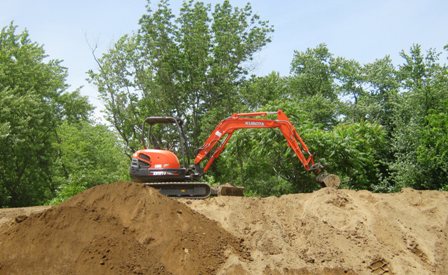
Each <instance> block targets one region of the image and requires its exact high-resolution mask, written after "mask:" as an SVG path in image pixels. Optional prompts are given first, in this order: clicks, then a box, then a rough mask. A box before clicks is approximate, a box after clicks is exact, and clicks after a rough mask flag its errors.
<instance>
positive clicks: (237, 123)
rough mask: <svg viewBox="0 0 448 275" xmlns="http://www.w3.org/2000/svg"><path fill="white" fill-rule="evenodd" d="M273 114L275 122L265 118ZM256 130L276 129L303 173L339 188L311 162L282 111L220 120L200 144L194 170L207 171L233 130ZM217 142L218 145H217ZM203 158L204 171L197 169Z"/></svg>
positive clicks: (305, 149) (336, 179) (325, 184)
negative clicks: (302, 169)
mask: <svg viewBox="0 0 448 275" xmlns="http://www.w3.org/2000/svg"><path fill="white" fill-rule="evenodd" d="M274 114H276V115H277V118H276V119H268V118H267V116H268V115H274ZM259 128H278V129H280V131H281V133H282V134H283V136H284V137H285V139H286V142H287V144H288V146H289V147H290V148H291V149H292V150H293V151H294V153H295V154H296V156H297V158H298V159H299V161H300V162H301V164H302V165H303V167H304V168H305V170H307V171H312V172H313V173H314V174H316V175H318V177H317V178H316V179H317V180H318V182H319V183H321V184H322V185H323V186H333V187H337V186H339V183H340V180H339V177H337V176H336V175H332V174H327V173H326V172H325V171H323V166H322V165H321V164H320V163H314V158H313V155H312V154H311V153H310V151H309V150H308V147H307V146H306V144H305V142H304V141H303V140H302V138H301V137H300V135H299V134H298V132H297V131H296V129H295V127H294V125H293V124H292V123H291V121H290V120H289V118H288V117H287V116H286V114H285V113H284V112H283V111H282V110H278V111H277V112H255V113H239V114H233V115H232V116H230V117H228V118H226V119H224V120H222V121H221V122H220V123H219V124H218V126H216V128H215V129H214V130H213V132H212V133H211V135H210V136H209V137H208V138H207V140H206V141H205V142H204V145H203V146H202V147H201V148H200V149H199V151H198V154H197V155H196V158H195V160H194V164H195V167H196V169H200V170H202V171H201V172H202V173H205V172H207V171H208V169H209V168H210V166H211V165H212V164H213V162H214V161H215V160H216V159H217V158H218V157H219V155H220V154H221V153H222V152H223V151H224V149H225V147H226V145H227V143H228V142H229V140H230V138H231V137H232V135H233V133H234V132H235V131H236V130H239V129H259ZM221 140H222V142H221V143H219V142H220V141H221ZM205 159H208V161H207V162H206V164H205V166H204V168H202V169H201V168H200V166H199V164H200V163H201V162H202V161H204V160H205ZM329 179H331V180H329ZM330 181H331V182H330Z"/></svg>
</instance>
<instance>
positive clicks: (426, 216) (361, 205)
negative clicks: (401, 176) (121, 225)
mask: <svg viewBox="0 0 448 275" xmlns="http://www.w3.org/2000/svg"><path fill="white" fill-rule="evenodd" d="M183 202H184V203H186V204H187V205H188V206H190V207H191V208H192V209H194V210H196V211H197V212H199V213H202V214H204V215H205V216H207V217H208V218H210V219H212V220H215V221H217V222H219V224H221V225H222V227H224V228H225V229H226V230H228V231H229V232H231V233H232V234H234V235H235V236H237V237H240V238H244V240H245V241H244V244H245V246H247V247H249V248H250V249H251V255H252V257H253V261H242V260H241V259H239V258H238V257H229V259H228V260H227V261H226V262H225V263H224V265H223V267H222V268H221V269H220V273H222V274H229V273H230V274H372V273H373V274H448V192H438V191H415V190H412V189H404V190H403V191H402V192H400V193H395V194H374V193H370V192H368V191H352V190H336V189H331V188H324V189H321V190H319V191H316V192H314V193H311V194H292V195H286V196H282V197H268V198H239V197H216V198H211V199H208V200H203V201H186V200H184V201H183Z"/></svg>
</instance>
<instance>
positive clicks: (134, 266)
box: [0, 184, 249, 274]
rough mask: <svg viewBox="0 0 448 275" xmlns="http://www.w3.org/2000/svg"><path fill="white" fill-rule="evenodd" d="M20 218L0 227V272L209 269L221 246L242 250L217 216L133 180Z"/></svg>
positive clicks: (221, 255) (221, 254) (216, 263)
mask: <svg viewBox="0 0 448 275" xmlns="http://www.w3.org/2000/svg"><path fill="white" fill-rule="evenodd" d="M31 212H32V211H31ZM19 217H21V218H19V219H14V220H12V221H9V222H6V223H3V226H2V227H1V228H0V236H1V238H0V247H1V248H2V249H1V250H0V274H170V273H172V274H210V273H214V272H215V271H216V270H217V269H218V268H219V267H220V265H221V264H222V263H223V262H224V261H225V260H226V254H228V253H232V255H233V254H236V255H240V256H241V257H245V258H248V257H249V256H248V253H247V252H246V251H245V250H244V247H242V246H241V240H240V239H238V238H237V237H234V236H233V235H231V234H229V233H228V232H226V231H225V230H223V229H222V228H221V227H220V226H219V225H218V224H217V223H216V222H214V221H211V220H209V219H207V218H205V217H204V216H202V215H201V214H198V213H196V212H194V211H192V210H191V209H190V208H188V207H186V206H185V205H183V204H181V203H179V202H177V201H175V200H172V199H169V198H166V197H163V196H162V195H160V194H159V193H158V192H157V191H155V190H153V189H151V188H145V187H142V186H140V185H137V184H111V185H103V186H98V187H95V188H92V189H89V190H87V191H86V192H84V193H82V194H80V195H78V196H75V197H74V198H72V199H71V200H69V201H67V202H65V203H63V204H61V205H59V206H57V207H53V208H50V209H46V210H44V211H43V212H40V213H35V214H31V215H30V216H29V217H27V216H23V215H20V216H19Z"/></svg>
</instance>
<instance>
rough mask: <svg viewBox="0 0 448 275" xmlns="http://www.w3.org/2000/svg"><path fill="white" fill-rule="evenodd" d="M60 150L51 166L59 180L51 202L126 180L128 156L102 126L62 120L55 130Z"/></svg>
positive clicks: (57, 146) (55, 145)
mask: <svg viewBox="0 0 448 275" xmlns="http://www.w3.org/2000/svg"><path fill="white" fill-rule="evenodd" d="M57 132H58V136H59V139H60V140H59V142H58V143H56V144H54V147H55V148H56V149H57V150H58V151H59V152H60V154H61V157H60V158H59V159H58V160H57V162H56V163H55V165H54V166H53V169H54V170H55V173H54V174H55V175H57V177H56V179H55V180H56V181H58V182H59V184H58V186H59V188H58V191H57V196H56V198H54V199H53V200H52V201H51V203H56V202H60V201H63V200H64V199H66V198H68V197H71V196H72V195H75V194H77V193H79V192H80V191H83V190H85V189H86V188H89V187H92V186H95V185H98V184H103V183H110V182H115V181H119V180H124V179H127V178H128V176H127V174H128V165H129V159H128V158H127V157H126V156H125V155H124V154H123V148H121V146H120V144H119V143H117V136H116V135H114V134H113V133H111V132H110V131H109V130H108V129H107V127H106V126H102V125H96V126H93V125H90V124H89V123H87V122H82V123H79V124H70V123H68V122H64V123H63V124H62V125H61V126H60V127H59V128H58V129H57Z"/></svg>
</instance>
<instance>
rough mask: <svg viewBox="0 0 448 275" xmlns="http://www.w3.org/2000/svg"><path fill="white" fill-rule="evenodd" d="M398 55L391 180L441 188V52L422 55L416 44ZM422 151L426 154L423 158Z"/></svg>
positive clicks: (447, 80) (447, 83) (446, 79)
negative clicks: (398, 90)
mask: <svg viewBox="0 0 448 275" xmlns="http://www.w3.org/2000/svg"><path fill="white" fill-rule="evenodd" d="M401 55H402V57H403V58H404V63H403V64H402V65H401V66H400V68H399V77H400V81H401V85H402V89H403V92H402V94H401V96H400V98H399V102H398V105H397V111H396V115H395V116H394V121H395V125H394V127H395V131H394V133H393V146H394V147H393V149H394V153H395V157H396V161H395V162H394V163H393V169H394V171H395V172H394V180H395V181H396V183H397V185H398V186H400V187H402V186H410V187H414V188H418V189H427V188H431V189H433V188H441V186H442V185H443V184H444V183H443V182H440V181H439V180H440V177H441V175H443V171H444V167H443V165H441V162H440V156H438V154H439V153H440V154H443V152H444V150H445V149H444V147H447V146H448V145H447V144H446V143H445V141H444V139H443V138H441V135H443V134H440V133H444V127H445V126H444V124H443V123H440V122H439V120H440V119H441V118H443V113H444V112H446V111H447V110H446V98H447V94H446V91H447V88H448V73H447V67H446V65H441V64H439V63H438V60H439V56H440V53H437V52H435V51H434V50H429V51H427V52H426V54H424V53H422V50H421V47H420V46H419V45H413V46H412V47H411V49H410V52H409V53H406V52H404V51H403V52H402V53H401ZM432 138H438V139H439V140H431V139H432ZM431 145H433V146H434V148H430V147H431ZM434 149H436V150H434ZM424 152H429V154H428V155H427V156H425V153H424ZM442 158H443V157H442ZM441 172H442V174H440V173H441Z"/></svg>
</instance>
